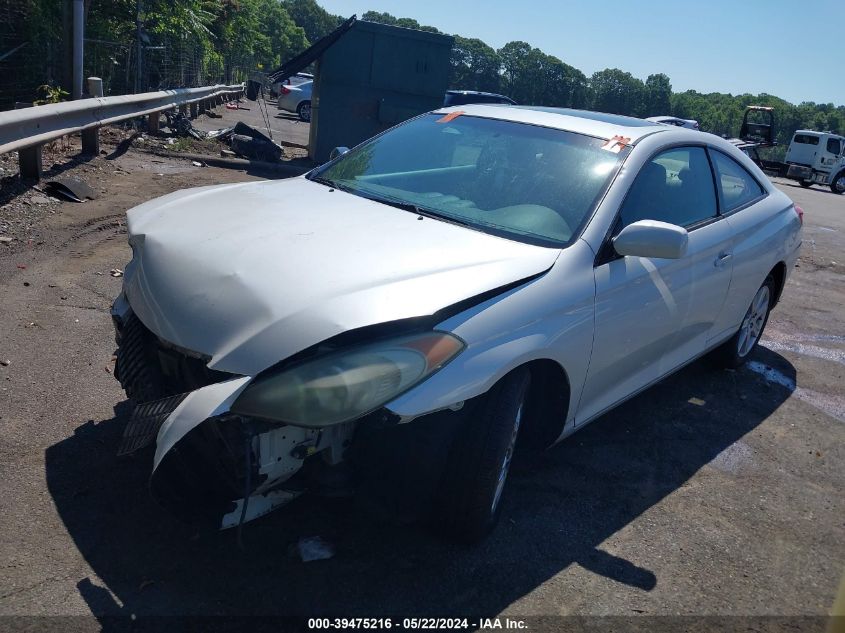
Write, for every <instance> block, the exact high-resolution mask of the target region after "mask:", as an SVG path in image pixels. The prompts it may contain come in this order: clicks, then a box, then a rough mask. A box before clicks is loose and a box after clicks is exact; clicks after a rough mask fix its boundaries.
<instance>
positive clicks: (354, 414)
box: [231, 332, 465, 427]
mask: <svg viewBox="0 0 845 633" xmlns="http://www.w3.org/2000/svg"><path fill="white" fill-rule="evenodd" d="M464 347H465V344H464V342H463V341H462V340H461V339H459V338H457V337H456V336H453V335H452V334H448V333H445V332H425V333H422V334H416V335H409V336H403V337H401V338H396V339H388V340H385V341H381V342H377V343H372V344H369V345H363V346H359V347H354V348H350V349H346V350H343V351H339V352H332V353H330V354H327V355H325V356H320V357H318V358H315V359H311V360H307V361H304V362H302V363H299V364H297V365H294V366H291V367H286V368H282V369H279V370H278V371H270V372H268V373H267V374H266V375H259V376H258V377H257V378H256V379H255V380H254V381H253V382H252V383H250V385H249V386H248V387H247V388H246V389H245V390H244V391H243V393H242V394H241V395H240V396H238V398H237V400H235V402H234V403H233V405H232V407H231V411H232V412H233V413H237V414H240V415H244V416H250V417H255V418H262V419H265V420H272V421H277V422H280V423H284V424H291V425H294V426H303V427H323V426H329V425H332V424H339V423H341V422H347V421H349V420H354V419H356V418H359V417H361V416H363V415H366V414H367V413H370V412H371V411H373V410H375V409H377V408H378V407H380V406H382V405H383V404H385V403H387V402H389V401H391V400H393V399H394V398H396V397H397V396H399V395H401V394H402V393H404V392H405V391H407V390H408V389H410V388H411V387H413V386H414V385H416V384H418V383H420V382H421V381H423V380H425V379H426V378H427V377H429V376H430V375H431V374H433V373H434V372H436V371H437V370H438V369H440V368H441V367H443V366H444V365H446V364H447V363H448V362H449V361H451V360H452V359H453V358H454V357H455V356H457V355H458V354H459V353H460V352H461V351H462V350H463V349H464Z"/></svg>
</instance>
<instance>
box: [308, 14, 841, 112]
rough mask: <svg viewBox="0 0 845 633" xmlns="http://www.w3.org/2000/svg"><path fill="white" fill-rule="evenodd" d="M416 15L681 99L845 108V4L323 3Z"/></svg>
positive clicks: (492, 42) (450, 29) (495, 43)
mask: <svg viewBox="0 0 845 633" xmlns="http://www.w3.org/2000/svg"><path fill="white" fill-rule="evenodd" d="M317 1H318V3H319V4H320V5H321V6H323V7H324V8H325V9H326V10H328V11H330V12H331V13H335V14H338V15H343V16H344V17H348V16H350V15H352V14H353V13H357V14H358V16H359V17H360V16H361V15H362V14H363V13H364V12H365V11H367V10H374V11H386V12H388V13H391V14H393V15H395V16H396V17H409V18H414V19H415V20H417V21H418V22H420V23H421V24H429V25H431V26H435V27H437V28H438V29H440V30H441V31H445V32H447V33H457V34H460V35H463V36H464V37H477V38H479V39H481V40H483V41H485V42H487V43H488V44H489V45H490V46H492V47H493V48H500V47H501V46H502V45H503V44H505V43H506V42H509V41H512V40H523V41H526V42H528V43H529V44H531V45H532V46H534V47H536V48H539V49H540V50H542V51H543V52H545V53H548V54H551V55H554V56H555V57H558V58H560V59H562V60H563V61H564V62H566V63H567V64H571V65H572V66H575V67H576V68H578V69H580V70H581V71H582V72H584V73H585V74H586V75H587V76H589V75H591V74H592V73H593V72H595V71H597V70H602V69H604V68H613V67H616V68H621V69H622V70H625V71H627V72H630V73H631V74H633V75H634V76H636V77H639V78H640V79H643V80H645V78H646V77H647V76H648V75H650V74H652V73H657V72H662V73H666V74H667V75H669V77H670V79H671V80H672V88H673V90H674V91H676V92H681V91H684V90H690V89H693V90H698V91H699V92H730V93H732V94H741V93H745V92H750V93H752V94H758V93H760V92H768V93H770V94H774V95H777V96H779V97H782V98H784V99H786V100H787V101H791V102H793V103H800V102H801V101H815V102H816V103H830V102H832V103H835V104H836V105H845V79H843V75H842V69H843V63H845V55H843V50H845V0H812V1H810V0H805V1H804V2H795V1H794V0H770V1H765V0H692V1H690V0H687V1H685V0H678V1H677V2H675V3H668V2H635V1H633V0H627V1H624V0H599V1H594V2H585V1H581V2H567V1H566V0H557V1H554V0H523V1H522V2H516V1H514V0H474V1H468V0H413V1H412V0H317Z"/></svg>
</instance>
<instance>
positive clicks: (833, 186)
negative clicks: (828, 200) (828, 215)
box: [830, 169, 845, 196]
mask: <svg viewBox="0 0 845 633" xmlns="http://www.w3.org/2000/svg"><path fill="white" fill-rule="evenodd" d="M830 190H831V191H832V192H833V193H837V194H839V195H840V196H841V195H842V194H843V193H845V169H843V170H842V171H840V172H839V173H838V174H836V176H834V177H833V180H831V181H830Z"/></svg>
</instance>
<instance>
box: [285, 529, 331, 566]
mask: <svg viewBox="0 0 845 633" xmlns="http://www.w3.org/2000/svg"><path fill="white" fill-rule="evenodd" d="M294 549H295V552H296V553H297V554H298V555H299V558H300V559H301V560H302V562H303V563H308V562H311V561H314V560H327V559H329V558H332V557H333V556H334V554H335V550H334V546H333V545H332V544H331V543H329V542H327V541H325V540H324V539H323V538H322V537H320V536H307V537H304V538H301V539H299V541H298V542H297V543H296V546H295V548H294Z"/></svg>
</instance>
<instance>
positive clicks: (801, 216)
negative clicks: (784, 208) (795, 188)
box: [792, 204, 804, 226]
mask: <svg viewBox="0 0 845 633" xmlns="http://www.w3.org/2000/svg"><path fill="white" fill-rule="evenodd" d="M792 208H793V209H795V213H797V214H798V221H799V222H801V226H804V209H802V208H801V207H799V206H798V205H797V204H795V205H792Z"/></svg>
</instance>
